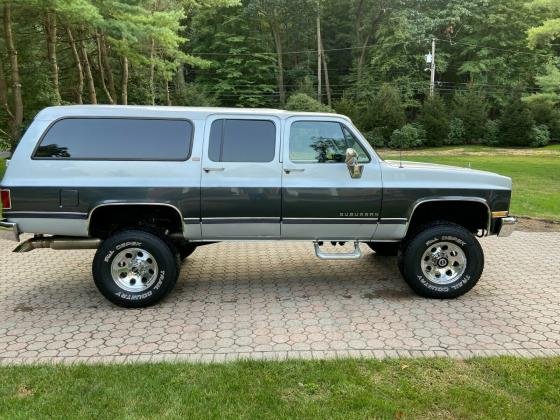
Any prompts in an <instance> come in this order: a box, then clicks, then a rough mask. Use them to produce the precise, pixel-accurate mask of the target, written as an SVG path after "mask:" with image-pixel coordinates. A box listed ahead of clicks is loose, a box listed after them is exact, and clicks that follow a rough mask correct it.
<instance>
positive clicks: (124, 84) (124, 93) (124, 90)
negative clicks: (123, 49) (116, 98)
mask: <svg viewBox="0 0 560 420" xmlns="http://www.w3.org/2000/svg"><path fill="white" fill-rule="evenodd" d="M121 102H122V104H123V105H127V104H128V58H127V57H126V56H123V58H122V79H121Z"/></svg>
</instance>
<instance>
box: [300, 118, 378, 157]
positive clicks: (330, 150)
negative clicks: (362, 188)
mask: <svg viewBox="0 0 560 420" xmlns="http://www.w3.org/2000/svg"><path fill="white" fill-rule="evenodd" d="M348 148H353V149H354V150H355V151H356V152H357V153H358V162H359V163H367V162H369V161H370V160H369V156H368V155H367V153H366V152H365V150H364V149H363V147H362V146H361V145H360V143H359V142H358V140H357V139H356V137H354V135H353V134H352V133H351V132H350V131H349V130H348V129H347V128H346V127H344V126H343V125H342V124H340V123H338V122H332V121H297V122H294V123H293V124H292V126H291V128H290V160H291V161H292V162H300V163H341V162H344V161H345V160H346V149H348Z"/></svg>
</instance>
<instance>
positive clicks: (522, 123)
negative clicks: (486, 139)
mask: <svg viewBox="0 0 560 420" xmlns="http://www.w3.org/2000/svg"><path fill="white" fill-rule="evenodd" d="M534 126H535V121H534V120H533V116H532V115H531V111H530V109H529V107H528V106H527V104H526V103H525V102H523V101H522V100H521V91H520V90H517V91H516V92H515V93H514V94H513V95H512V97H511V98H510V100H509V102H508V103H507V104H506V106H505V108H504V111H503V115H502V118H501V120H500V143H501V144H503V145H505V146H529V145H530V144H531V143H532V141H533V138H532V134H533V127H534Z"/></svg>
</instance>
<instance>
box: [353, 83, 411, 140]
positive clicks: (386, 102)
mask: <svg viewBox="0 0 560 420" xmlns="http://www.w3.org/2000/svg"><path fill="white" fill-rule="evenodd" d="M405 122H406V116H405V114H404V108H403V105H402V102H401V95H400V93H399V91H398V90H397V89H395V88H394V87H393V86H391V85H389V84H384V85H382V86H381V88H380V89H379V92H378V93H377V95H375V97H374V99H373V101H372V102H371V104H368V107H367V109H366V111H365V115H364V120H363V122H362V126H363V127H364V129H365V130H366V131H369V130H372V129H374V128H376V127H378V128H380V129H381V133H382V135H383V137H384V138H385V140H386V141H387V140H389V139H390V138H391V135H392V133H393V131H395V130H396V129H398V128H400V127H402V126H403V124H404V123H405Z"/></svg>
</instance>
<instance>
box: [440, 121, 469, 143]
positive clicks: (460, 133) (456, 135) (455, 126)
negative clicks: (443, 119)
mask: <svg viewBox="0 0 560 420" xmlns="http://www.w3.org/2000/svg"><path fill="white" fill-rule="evenodd" d="M464 143H465V124H464V123H463V120H462V119H460V118H453V119H451V121H449V132H448V134H447V138H446V139H445V144H464Z"/></svg>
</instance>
